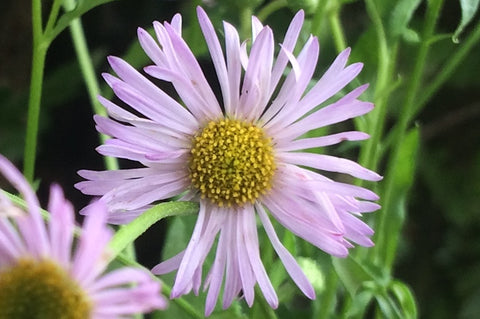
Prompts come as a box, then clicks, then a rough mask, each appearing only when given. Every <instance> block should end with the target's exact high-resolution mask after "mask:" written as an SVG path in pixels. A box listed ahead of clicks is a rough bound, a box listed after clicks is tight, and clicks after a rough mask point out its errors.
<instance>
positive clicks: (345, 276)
mask: <svg viewBox="0 0 480 319" xmlns="http://www.w3.org/2000/svg"><path fill="white" fill-rule="evenodd" d="M332 262H333V267H334V268H335V271H336V273H337V275H338V277H339V278H340V280H341V281H342V283H343V284H344V286H345V288H346V289H347V291H348V293H349V294H350V295H351V296H352V298H353V297H354V296H355V294H356V293H357V291H358V289H359V288H360V287H361V286H362V285H363V284H364V283H365V282H366V281H372V280H374V278H373V277H372V276H371V275H370V274H369V273H368V271H367V270H366V269H365V268H364V267H363V266H362V265H361V264H360V263H358V262H357V261H356V260H355V259H354V258H353V257H348V258H345V259H340V258H335V257H333V258H332Z"/></svg>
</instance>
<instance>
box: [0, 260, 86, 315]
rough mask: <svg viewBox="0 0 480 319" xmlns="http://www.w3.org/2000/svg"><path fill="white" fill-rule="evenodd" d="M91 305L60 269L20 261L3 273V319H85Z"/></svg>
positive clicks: (0, 285)
mask: <svg viewBox="0 0 480 319" xmlns="http://www.w3.org/2000/svg"><path fill="white" fill-rule="evenodd" d="M90 313H91V303H90V302H89V300H88V298H87V296H86V295H85V293H84V292H83V290H82V289H81V288H80V287H79V286H78V285H77V283H75V282H74V281H72V279H71V278H70V276H69V275H67V274H66V273H65V271H64V270H63V269H61V268H60V267H59V266H58V265H56V264H55V263H53V262H50V261H48V260H45V261H36V260H30V259H20V260H19V261H18V263H16V264H15V265H13V266H11V267H9V268H7V269H5V270H1V271H0V319H9V318H16V319H31V318H37V319H49V318H61V319H85V318H90Z"/></svg>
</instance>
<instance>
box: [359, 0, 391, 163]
mask: <svg viewBox="0 0 480 319" xmlns="http://www.w3.org/2000/svg"><path fill="white" fill-rule="evenodd" d="M365 3H366V8H367V12H368V14H369V16H370V18H371V19H372V23H373V25H374V27H375V30H376V33H377V42H378V73H377V79H376V82H375V95H374V100H375V108H374V109H373V111H372V112H370V114H369V116H368V120H369V121H368V123H369V125H368V130H369V133H370V135H371V137H370V139H368V140H367V142H366V144H365V146H364V147H363V148H362V149H361V152H360V159H359V161H360V164H362V165H363V166H365V167H367V168H370V169H373V170H376V168H377V164H378V161H379V158H378V152H379V146H380V140H381V137H382V133H383V129H384V125H385V118H386V112H387V101H388V95H386V94H382V93H384V92H385V91H386V88H387V87H388V84H389V83H390V80H391V74H392V73H393V69H394V63H393V62H392V61H395V59H394V56H395V55H396V51H397V44H395V45H394V46H393V48H392V51H389V48H388V43H387V37H386V34H385V30H384V27H383V23H382V19H381V17H380V14H379V12H378V10H377V7H376V5H375V3H374V2H373V1H372V0H365ZM392 53H393V54H392ZM392 55H393V56H392Z"/></svg>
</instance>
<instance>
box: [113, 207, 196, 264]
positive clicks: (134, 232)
mask: <svg viewBox="0 0 480 319" xmlns="http://www.w3.org/2000/svg"><path fill="white" fill-rule="evenodd" d="M197 211H198V204H196V203H191V202H166V203H160V204H158V205H156V206H154V207H152V208H150V209H148V210H146V211H145V212H144V213H142V214H141V215H140V216H138V217H137V218H136V219H134V220H133V221H132V222H131V223H129V224H127V225H125V226H123V227H121V228H120V229H119V230H118V231H117V232H116V233H115V235H114V236H113V238H112V240H111V241H110V244H109V248H110V251H111V256H110V258H112V259H113V258H115V257H116V256H117V255H118V254H119V253H120V252H121V251H122V250H124V249H125V248H126V247H127V246H128V245H130V244H131V243H133V242H134V241H135V239H137V238H138V237H139V236H140V235H141V234H143V233H144V232H145V231H146V230H147V229H148V228H150V226H152V225H153V224H155V223H156V222H158V221H159V220H161V219H163V218H165V217H168V216H178V215H186V214H193V213H196V212H197Z"/></svg>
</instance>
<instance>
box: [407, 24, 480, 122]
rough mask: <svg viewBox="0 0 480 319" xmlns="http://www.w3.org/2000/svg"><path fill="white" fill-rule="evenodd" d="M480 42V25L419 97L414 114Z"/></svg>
mask: <svg viewBox="0 0 480 319" xmlns="http://www.w3.org/2000/svg"><path fill="white" fill-rule="evenodd" d="M479 40H480V23H478V24H477V25H476V26H475V29H474V31H473V32H472V33H471V34H470V35H469V36H468V38H467V39H466V40H465V42H464V43H463V44H462V45H460V48H459V49H458V50H455V52H454V53H453V55H452V57H451V58H449V59H448V61H447V62H446V63H445V65H443V67H442V68H441V71H440V73H439V74H438V75H437V76H435V77H434V78H433V79H432V83H430V85H428V86H427V87H426V88H425V90H423V94H422V95H421V96H420V97H419V100H420V101H419V102H418V103H417V104H416V105H415V106H414V111H413V113H414V114H417V113H418V112H419V111H420V110H421V109H422V108H423V107H424V106H425V104H427V102H428V101H430V99H431V98H432V96H433V95H434V94H435V93H437V91H438V90H439V89H440V87H441V86H442V85H443V84H444V83H445V82H446V81H447V80H448V79H449V78H450V76H451V75H452V73H453V72H454V71H455V69H456V68H457V66H458V65H459V64H460V63H461V62H462V61H463V59H464V58H465V57H466V56H467V54H468V53H470V51H471V50H472V49H473V47H474V46H475V44H477V43H478V41H479Z"/></svg>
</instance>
